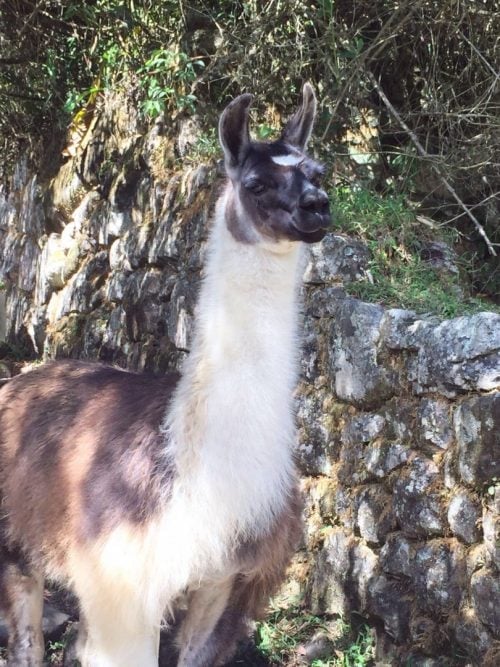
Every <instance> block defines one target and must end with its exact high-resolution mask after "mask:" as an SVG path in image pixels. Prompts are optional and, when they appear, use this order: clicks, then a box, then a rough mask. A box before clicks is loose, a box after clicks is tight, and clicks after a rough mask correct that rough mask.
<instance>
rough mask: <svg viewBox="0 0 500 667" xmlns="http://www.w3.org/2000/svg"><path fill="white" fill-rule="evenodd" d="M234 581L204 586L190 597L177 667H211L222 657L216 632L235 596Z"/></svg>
mask: <svg viewBox="0 0 500 667" xmlns="http://www.w3.org/2000/svg"><path fill="white" fill-rule="evenodd" d="M231 587H232V578H230V579H226V580H224V581H222V582H217V583H210V584H204V585H203V586H202V587H201V588H199V589H198V590H196V591H194V592H193V593H192V594H191V595H190V599H189V603H188V611H187V615H186V618H185V619H184V621H183V623H182V626H181V628H180V631H179V635H178V638H177V643H178V645H179V647H180V655H179V661H178V663H177V667H207V665H212V664H213V662H214V659H215V657H216V655H217V653H218V647H217V642H216V641H215V639H216V635H215V634H214V629H215V627H216V626H217V623H218V622H219V619H220V618H221V616H222V614H223V613H224V610H225V608H226V605H227V602H228V600H229V597H230V594H231Z"/></svg>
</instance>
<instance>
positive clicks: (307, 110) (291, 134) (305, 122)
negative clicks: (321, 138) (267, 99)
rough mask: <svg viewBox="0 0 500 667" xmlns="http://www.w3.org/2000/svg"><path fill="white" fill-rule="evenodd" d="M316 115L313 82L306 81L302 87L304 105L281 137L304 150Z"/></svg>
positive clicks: (287, 125)
mask: <svg viewBox="0 0 500 667" xmlns="http://www.w3.org/2000/svg"><path fill="white" fill-rule="evenodd" d="M315 117H316V95H315V94H314V89H313V87H312V86H311V84H310V83H305V84H304V87H303V88H302V106H301V107H300V108H299V109H298V110H297V111H296V112H295V113H294V115H293V116H292V117H291V118H290V120H289V121H288V123H287V124H286V126H285V129H284V130H283V132H282V133H281V139H282V140H283V141H284V142H285V143H287V144H291V145H292V146H295V147H296V148H300V150H301V151H303V150H304V149H305V147H306V146H307V142H308V141H309V139H310V137H311V132H312V129H313V125H314V119H315Z"/></svg>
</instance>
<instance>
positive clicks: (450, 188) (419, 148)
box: [368, 72, 497, 257]
mask: <svg viewBox="0 0 500 667" xmlns="http://www.w3.org/2000/svg"><path fill="white" fill-rule="evenodd" d="M368 78H369V79H370V81H371V83H372V84H373V87H374V88H375V90H376V91H377V93H378V95H379V97H380V99H381V100H382V101H383V103H384V104H385V106H386V107H387V109H388V110H389V112H390V113H391V114H392V116H393V117H394V118H395V119H396V120H397V122H398V123H399V125H400V126H401V127H402V128H403V130H404V131H405V132H406V133H407V134H408V136H409V137H410V139H411V141H412V143H413V144H414V146H415V148H416V149H417V151H418V153H419V154H420V155H421V156H422V157H424V158H428V159H429V161H430V165H431V167H432V169H433V170H434V171H435V172H436V174H437V175H438V177H439V179H440V180H441V183H442V184H443V185H444V186H445V188H446V189H447V190H448V192H449V193H450V194H451V196H452V197H453V199H454V200H455V201H456V202H457V204H458V205H459V206H460V208H461V209H462V210H463V211H465V213H466V214H467V215H468V217H469V218H470V219H471V220H472V222H473V223H474V226H475V227H476V229H477V231H478V232H479V234H480V236H481V237H482V238H483V240H484V242H485V243H486V247H487V248H488V252H489V253H490V255H493V256H494V257H496V256H497V252H496V250H495V248H494V247H493V244H492V243H491V241H490V239H489V238H488V236H487V234H486V232H485V231H484V228H483V226H482V225H481V223H480V222H479V220H478V219H477V218H476V216H475V215H474V214H473V213H472V211H471V210H470V209H469V208H468V207H467V206H466V205H465V204H464V202H463V201H462V200H461V199H460V197H459V196H458V194H457V192H456V190H455V188H454V187H453V186H452V185H451V183H450V182H449V181H448V180H447V178H446V177H445V176H444V175H443V174H442V172H441V169H440V168H439V166H438V164H437V163H436V161H435V160H433V159H432V155H429V153H428V152H427V151H426V150H425V148H424V147H423V146H422V144H421V143H420V141H419V140H418V138H417V136H416V134H415V133H414V132H413V131H412V130H411V128H410V127H409V126H408V125H407V124H406V123H405V121H404V120H403V119H402V118H401V116H400V115H399V113H398V112H397V111H396V109H395V108H394V107H393V105H392V104H391V102H390V100H389V98H388V97H387V95H386V94H385V93H384V91H383V90H382V87H381V86H380V84H379V82H378V81H377V79H376V78H375V77H374V76H373V74H372V73H371V72H368Z"/></svg>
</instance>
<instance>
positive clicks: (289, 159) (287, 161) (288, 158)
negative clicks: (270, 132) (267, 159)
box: [271, 153, 304, 167]
mask: <svg viewBox="0 0 500 667" xmlns="http://www.w3.org/2000/svg"><path fill="white" fill-rule="evenodd" d="M303 159H304V158H303V156H302V155H294V154H293V153H287V154H286V155H274V156H273V157H272V158H271V160H272V161H273V162H274V163H275V164H280V165H281V166H282V167H295V166H296V165H298V164H299V163H300V162H302V160H303Z"/></svg>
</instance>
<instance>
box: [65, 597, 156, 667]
mask: <svg viewBox="0 0 500 667" xmlns="http://www.w3.org/2000/svg"><path fill="white" fill-rule="evenodd" d="M80 602H81V605H82V614H81V621H80V622H81V623H82V625H81V627H80V628H79V631H78V638H77V640H76V644H75V654H74V657H75V658H76V659H77V660H78V661H79V662H80V664H81V665H82V667H138V666H139V665H140V666H141V667H158V649H159V623H158V628H154V627H151V626H149V625H147V624H146V623H145V622H144V619H143V617H142V614H141V613H139V612H138V611H137V609H138V607H137V604H136V601H135V600H133V599H130V598H127V596H126V595H125V594H123V595H122V596H121V599H119V603H118V604H117V603H115V604H112V603H111V604H110V597H109V595H106V592H102V593H101V592H100V593H99V594H98V595H96V591H93V595H92V600H91V601H89V599H88V597H85V598H83V599H82V598H80Z"/></svg>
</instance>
